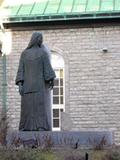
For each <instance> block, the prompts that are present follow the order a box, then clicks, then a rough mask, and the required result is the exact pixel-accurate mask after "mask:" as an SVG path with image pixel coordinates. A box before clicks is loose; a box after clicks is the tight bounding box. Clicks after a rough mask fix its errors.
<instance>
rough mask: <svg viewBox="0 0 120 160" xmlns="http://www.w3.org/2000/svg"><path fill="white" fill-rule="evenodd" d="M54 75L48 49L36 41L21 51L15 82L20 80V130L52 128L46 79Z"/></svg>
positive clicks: (52, 77) (48, 79) (47, 80)
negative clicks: (21, 85) (21, 92)
mask: <svg viewBox="0 0 120 160" xmlns="http://www.w3.org/2000/svg"><path fill="white" fill-rule="evenodd" d="M36 39H37V38H36ZM54 78H55V72H54V70H53V68H52V66H51V63H50V59H49V55H48V53H47V50H46V49H45V48H44V47H42V45H41V47H40V46H39V45H36V42H35V43H33V45H32V46H31V47H28V48H27V49H25V50H24V51H23V53H22V54H21V58H20V62H19V68H18V72H17V76H16V84H17V85H18V83H19V82H22V83H23V91H24V94H23V96H22V97H21V116H20V125H19V130H23V131H38V130H40V131H41V130H43V131H44V130H45V131H47V130H51V101H50V99H51V98H50V97H51V96H50V89H49V87H48V82H49V81H50V80H51V79H54Z"/></svg>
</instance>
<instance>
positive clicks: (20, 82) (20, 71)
mask: <svg viewBox="0 0 120 160" xmlns="http://www.w3.org/2000/svg"><path fill="white" fill-rule="evenodd" d="M15 83H16V85H18V86H19V93H20V95H21V96H22V95H23V93H24V88H23V83H24V63H23V54H22V55H21V57H20V61H19V67H18V72H17V76H16V81H15Z"/></svg>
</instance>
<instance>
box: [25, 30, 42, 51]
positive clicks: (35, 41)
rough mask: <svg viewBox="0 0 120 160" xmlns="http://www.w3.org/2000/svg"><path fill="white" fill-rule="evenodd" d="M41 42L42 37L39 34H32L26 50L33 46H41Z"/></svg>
mask: <svg viewBox="0 0 120 160" xmlns="http://www.w3.org/2000/svg"><path fill="white" fill-rule="evenodd" d="M42 42H43V35H42V33H41V32H33V34H32V37H31V40H30V42H29V44H28V47H27V49H29V48H31V47H33V46H41V45H42Z"/></svg>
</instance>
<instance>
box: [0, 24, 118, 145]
mask: <svg viewBox="0 0 120 160" xmlns="http://www.w3.org/2000/svg"><path fill="white" fill-rule="evenodd" d="M37 29H38V30H39V31H42V32H43V35H44V42H45V43H46V44H47V45H48V46H49V48H50V49H51V50H53V51H55V52H58V54H59V51H60V53H61V54H62V56H63V58H64V60H65V87H66V88H65V112H66V113H67V115H69V118H70V119H71V121H72V124H73V125H72V128H71V130H74V131H78V130H81V131H86V130H87V131H101V130H104V131H105V130H110V131H113V132H114V138H115V143H116V144H120V26H119V25H108V26H106V25H103V26H99V25H97V26H95V25H94V26H93V27H92V26H91V27H87V26H85V27H79V26H77V27H72V26H71V28H70V27H69V28H56V29H52V28H51V29H48V30H46V29H43V28H42V29H41V28H40V27H38V28H37ZM33 31H35V28H34V27H33V28H32V29H30V30H29V28H28V29H27V30H24V29H22V28H21V29H20V30H17V28H16V30H13V31H10V30H8V31H6V32H11V44H12V45H11V46H12V47H11V50H10V51H9V54H8V55H7V102H6V103H7V107H8V108H9V109H8V110H9V117H10V126H11V128H14V129H18V124H19V117H20V96H19V94H18V87H17V86H15V76H16V72H17V68H18V63H19V57H20V54H21V51H22V50H23V49H24V48H25V47H26V46H27V44H28V42H29V40H30V37H31V34H32V32H33ZM103 48H107V49H108V52H106V53H104V52H103V51H102V49H103ZM0 62H1V60H0ZM0 70H1V68H0ZM0 73H1V71H0ZM0 76H2V74H0ZM0 79H1V77H0ZM0 84H1V82H0ZM0 89H1V86H0ZM1 98H2V97H0V107H1V105H2V104H1V101H2V100H1Z"/></svg>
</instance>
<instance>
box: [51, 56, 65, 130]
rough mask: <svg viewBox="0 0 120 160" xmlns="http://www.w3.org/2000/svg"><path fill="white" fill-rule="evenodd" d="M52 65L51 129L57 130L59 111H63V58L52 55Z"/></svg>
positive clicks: (59, 117)
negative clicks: (53, 76)
mask: <svg viewBox="0 0 120 160" xmlns="http://www.w3.org/2000/svg"><path fill="white" fill-rule="evenodd" d="M52 66H53V68H54V70H55V73H56V79H55V81H54V88H53V92H52V129H53V130H54V131H59V130H60V128H61V120H60V119H61V112H63V111H64V109H65V108H64V104H65V100H64V88H65V87H64V60H63V58H62V57H61V56H60V55H56V54H53V55H52Z"/></svg>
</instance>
